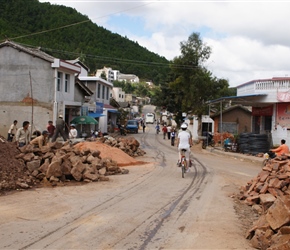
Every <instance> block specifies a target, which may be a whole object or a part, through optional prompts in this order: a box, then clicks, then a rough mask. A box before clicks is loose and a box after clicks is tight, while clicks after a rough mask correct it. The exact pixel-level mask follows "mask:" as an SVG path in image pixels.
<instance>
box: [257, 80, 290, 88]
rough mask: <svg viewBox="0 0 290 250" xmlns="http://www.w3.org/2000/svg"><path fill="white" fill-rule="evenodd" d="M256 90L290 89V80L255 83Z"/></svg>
mask: <svg viewBox="0 0 290 250" xmlns="http://www.w3.org/2000/svg"><path fill="white" fill-rule="evenodd" d="M254 84H255V90H271V89H289V88H290V80H266V81H258V82H254Z"/></svg>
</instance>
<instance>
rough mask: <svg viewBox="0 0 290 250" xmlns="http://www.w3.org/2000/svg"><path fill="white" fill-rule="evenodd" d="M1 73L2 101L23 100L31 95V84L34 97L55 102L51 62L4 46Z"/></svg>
mask: <svg viewBox="0 0 290 250" xmlns="http://www.w3.org/2000/svg"><path fill="white" fill-rule="evenodd" d="M29 74H30V75H29ZM0 75H1V78H0V93H1V102H3V101H10V102H11V101H12V102H21V101H22V100H23V99H24V98H25V97H27V96H29V97H31V85H32V96H33V98H34V99H36V100H38V101H40V102H45V103H52V102H53V98H54V95H53V93H54V70H53V69H52V68H51V63H50V62H47V61H44V60H42V59H39V58H37V57H32V56H30V55H29V54H27V53H24V52H20V51H18V50H16V49H13V48H11V47H2V48H1V49H0ZM30 76H31V77H30Z"/></svg>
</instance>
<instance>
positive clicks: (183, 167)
mask: <svg viewBox="0 0 290 250" xmlns="http://www.w3.org/2000/svg"><path fill="white" fill-rule="evenodd" d="M186 151H187V149H184V148H183V149H181V150H180V155H181V159H180V161H179V166H180V167H181V175H182V178H184V174H185V173H186V170H187V169H188V167H187V162H186V157H185V152H186Z"/></svg>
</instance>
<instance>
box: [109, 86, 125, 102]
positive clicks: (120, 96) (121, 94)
mask: <svg viewBox="0 0 290 250" xmlns="http://www.w3.org/2000/svg"><path fill="white" fill-rule="evenodd" d="M112 97H113V98H114V99H115V100H116V101H117V102H125V97H126V94H125V91H123V90H122V88H119V87H113V93H112Z"/></svg>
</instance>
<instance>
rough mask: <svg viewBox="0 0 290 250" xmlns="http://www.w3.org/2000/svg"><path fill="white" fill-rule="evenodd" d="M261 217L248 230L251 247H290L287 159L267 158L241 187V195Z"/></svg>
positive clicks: (270, 249) (289, 163) (275, 249)
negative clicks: (258, 170) (259, 169)
mask: <svg viewBox="0 0 290 250" xmlns="http://www.w3.org/2000/svg"><path fill="white" fill-rule="evenodd" d="M240 198H241V199H242V200H244V202H245V203H246V204H247V205H249V206H252V208H253V209H254V210H256V211H257V212H258V213H259V214H260V217H259V219H258V220H257V221H256V222H254V223H253V226H252V228H250V229H249V230H248V232H247V235H246V237H247V239H249V240H250V242H251V244H252V245H253V247H255V248H257V249H268V250H278V249H279V250H284V249H285V250H286V249H290V160H289V159H288V157H287V156H283V157H276V158H275V159H272V160H269V161H268V162H267V163H266V164H265V165H264V167H263V168H262V171H261V172H260V173H259V174H258V175H257V176H256V177H255V178H253V179H252V180H251V181H249V182H248V183H247V185H245V186H243V187H241V197H240Z"/></svg>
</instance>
